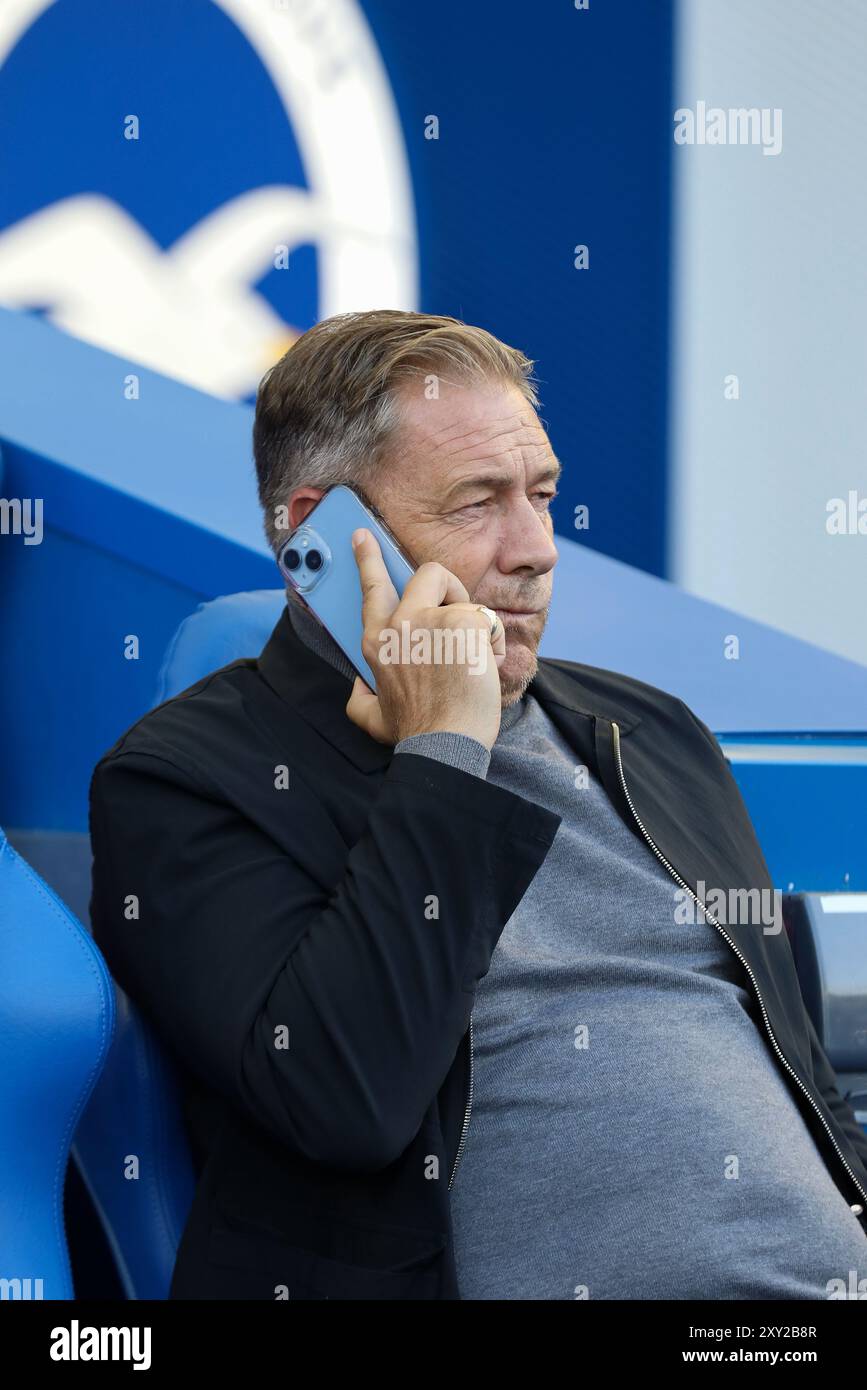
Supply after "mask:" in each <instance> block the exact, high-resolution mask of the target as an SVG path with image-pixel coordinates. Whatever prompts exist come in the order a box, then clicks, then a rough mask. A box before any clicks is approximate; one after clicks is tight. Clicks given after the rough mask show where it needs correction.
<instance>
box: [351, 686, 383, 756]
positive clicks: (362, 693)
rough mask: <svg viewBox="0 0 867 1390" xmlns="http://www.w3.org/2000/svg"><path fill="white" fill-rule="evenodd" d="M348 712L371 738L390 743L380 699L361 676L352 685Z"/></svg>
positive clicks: (353, 720) (354, 721)
mask: <svg viewBox="0 0 867 1390" xmlns="http://www.w3.org/2000/svg"><path fill="white" fill-rule="evenodd" d="M346 714H347V716H348V718H349V719H351V720H352V722H353V724H357V725H358V727H359V729H363V730H364V732H365V733H366V734H369V735H370V737H371V738H373V739H376V741H377V743H390V742H391V739H390V738H389V736H388V729H387V728H386V724H385V720H384V719H383V717H382V708H381V706H380V703H379V699H378V697H377V696H376V695H374V693H373V691H372V690H371V689H370V687H369V686H368V685H367V683H366V682H365V681H363V680H362V679H361V676H356V677H355V684H354V685H353V687H352V694H351V695H350V697H349V703H348V704H347V706H346Z"/></svg>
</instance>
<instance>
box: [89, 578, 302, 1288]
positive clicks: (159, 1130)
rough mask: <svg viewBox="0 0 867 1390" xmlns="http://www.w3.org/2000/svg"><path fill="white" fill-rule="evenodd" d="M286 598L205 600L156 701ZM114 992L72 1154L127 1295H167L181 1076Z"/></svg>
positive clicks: (187, 1180)
mask: <svg viewBox="0 0 867 1390" xmlns="http://www.w3.org/2000/svg"><path fill="white" fill-rule="evenodd" d="M285 602H286V595H285V592H284V591H283V590H282V589H276V590H271V589H260V590H254V591H252V592H250V593H239V594H228V595H227V596H226V597H224V598H218V599H214V600H212V601H210V602H208V603H202V604H200V605H199V607H198V608H197V609H196V610H195V612H193V613H191V614H190V615H189V617H187V618H185V619H184V620H183V622H182V623H181V624H180V626H179V627H178V629H177V631H176V632H175V634H174V636H173V637H172V639H171V641H170V642H169V645H168V647H167V649H166V654H165V657H164V659H163V663H162V666H161V669H160V672H159V677H158V680H157V689H156V691H155V699H154V703H155V704H161V703H162V702H163V701H164V700H168V699H171V698H172V697H173V696H174V695H177V694H178V693H179V692H180V691H182V690H186V689H187V687H188V686H190V685H194V684H195V683H196V681H198V680H200V679H201V678H202V677H203V676H206V675H208V674H209V673H210V672H211V671H215V670H218V669H219V668H220V667H221V666H226V665H228V664H229V663H230V662H232V661H236V660H237V659H238V658H240V657H248V656H257V655H258V654H259V652H261V650H262V648H263V647H264V645H265V643H266V642H267V640H268V638H269V637H270V635H271V632H272V630H273V628H274V625H275V623H276V622H277V620H278V618H279V617H280V613H281V611H282V608H283V605H284V604H285ZM116 992H117V1030H116V1038H115V1043H114V1046H113V1047H112V1050H111V1054H110V1056H109V1058H108V1061H107V1063H106V1066H105V1068H104V1069H103V1073H102V1076H101V1077H100V1080H99V1084H98V1086H97V1087H96V1089H95V1091H94V1094H93V1096H92V1098H91V1101H90V1104H89V1105H88V1107H87V1110H86V1111H85V1114H84V1115H83V1116H82V1120H81V1123H80V1124H79V1127H78V1130H77V1132H76V1135H75V1144H74V1148H73V1156H74V1158H75V1161H76V1164H77V1166H78V1169H79V1171H80V1173H81V1176H82V1179H83V1180H84V1183H85V1185H86V1187H87V1189H88V1192H89V1194H90V1197H91V1200H92V1201H93V1204H94V1207H95V1208H96V1210H97V1213H98V1215H99V1217H100V1220H101V1222H102V1226H103V1229H104V1231H105V1234H106V1237H107V1239H108V1242H109V1244H110V1246H111V1248H112V1250H113V1252H114V1258H115V1263H116V1265H117V1270H118V1274H119V1276H120V1279H121V1282H122V1284H123V1286H124V1289H125V1291H126V1294H127V1297H128V1298H136V1299H165V1298H167V1297H168V1292H169V1287H170V1284H171V1277H172V1272H173V1269H174V1263H175V1258H176V1255H177V1247H178V1243H179V1241H180V1238H181V1234H182V1232H183V1228H184V1225H185V1222H186V1218H187V1215H188V1213H189V1209H190V1204H191V1202H192V1199H193V1194H194V1192H195V1187H196V1178H195V1172H194V1167H193V1161H192V1155H191V1152H190V1147H189V1141H188V1138H187V1132H186V1126H185V1121H184V1115H183V1099H182V1089H181V1085H182V1083H181V1080H180V1078H179V1077H178V1076H177V1072H176V1068H175V1066H174V1063H173V1061H172V1060H171V1058H170V1056H169V1054H168V1052H167V1051H166V1050H165V1048H164V1047H163V1046H162V1044H161V1042H160V1040H159V1038H158V1037H157V1035H156V1033H155V1032H154V1029H153V1028H152V1026H151V1024H150V1023H149V1021H148V1020H147V1019H146V1018H145V1017H144V1016H143V1014H142V1013H141V1011H140V1010H139V1009H138V1008H136V1006H135V1004H134V1003H133V1002H132V1001H131V1000H130V999H129V998H128V997H127V995H126V994H125V993H124V991H123V990H121V989H120V988H119V987H116ZM133 1174H135V1177H134V1179H133V1176H132V1175H133Z"/></svg>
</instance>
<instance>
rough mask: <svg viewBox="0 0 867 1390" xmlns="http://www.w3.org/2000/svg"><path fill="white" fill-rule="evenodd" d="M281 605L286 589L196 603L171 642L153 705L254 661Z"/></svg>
mask: <svg viewBox="0 0 867 1390" xmlns="http://www.w3.org/2000/svg"><path fill="white" fill-rule="evenodd" d="M285 604H286V592H285V590H284V589H252V590H250V591H249V592H248V593H240V594H226V595H225V597H222V598H217V599H211V600H210V601H209V602H206V603H200V604H199V606H198V608H197V609H196V610H195V612H193V613H191V614H190V615H189V617H187V618H185V619H184V621H183V622H182V623H181V625H180V626H179V628H178V630H177V632H176V633H175V635H174V637H173V638H172V640H171V642H170V643H169V646H168V649H167V651H166V654H165V657H164V658H163V664H162V667H161V668H160V673H159V677H158V681H157V691H156V698H155V701H154V703H155V704H158V705H159V704H162V702H163V700H170V699H171V698H172V697H173V696H174V695H177V694H179V693H180V691H182V690H186V689H187V687H188V686H191V685H195V683H196V681H198V680H201V679H202V677H203V676H207V675H208V674H209V673H210V672H211V671H218V670H219V669H220V667H221V666H227V665H228V664H229V662H231V661H238V660H239V659H240V658H241V657H247V656H258V655H259V654H260V652H261V651H262V648H263V647H264V645H265V643H266V642H267V641H268V638H269V637H270V636H271V633H272V632H273V630H274V627H275V625H276V623H277V620H278V618H279V617H280V614H281V613H282V611H283V608H284V606H285Z"/></svg>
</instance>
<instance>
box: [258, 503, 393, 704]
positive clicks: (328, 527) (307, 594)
mask: <svg viewBox="0 0 867 1390" xmlns="http://www.w3.org/2000/svg"><path fill="white" fill-rule="evenodd" d="M359 526H365V527H367V529H368V531H371V532H372V533H373V535H374V536H376V539H377V540H378V541H379V548H380V550H381V551H382V558H383V560H384V561H385V568H386V569H387V570H388V574H389V578H390V579H391V582H392V584H393V585H394V587H395V590H396V591H397V596H398V598H401V597H402V596H403V591H404V589H405V588H406V586H407V583H408V582H409V580H410V579H411V578H412V576H413V574H414V573H415V567H414V566H413V564H412V563H411V562H410V560H409V559H408V558H407V557H406V555H404V553H403V551H402V550H401V548H400V546H399V545H398V543H397V541H396V540H395V539H394V536H392V535H391V533H390V532H389V531H388V530H387V529H386V527H385V526H384V525H383V524H382V522H381V521H379V520H378V519H377V517H375V516H374V515H373V512H372V511H371V510H370V508H369V507H368V506H366V505H365V503H364V502H363V501H362V500H361V498H360V497H359V496H358V494H357V493H356V492H354V491H353V489H352V488H350V487H345V486H344V485H343V484H342V483H341V484H339V485H338V486H337V487H333V488H331V489H330V491H329V492H326V494H325V496H324V497H323V498H321V499H320V501H319V502H317V504H316V506H315V507H314V508H313V510H312V511H311V512H310V514H309V515H308V516H307V518H306V520H304V521H303V522H302V523H301V525H300V526H299V527H297V528H296V529H295V530H294V531H293V532H292V533H291V535H290V536H289V537H288V538H287V539H286V540H285V541H284V543H283V545H281V547H280V551H279V554H278V556H277V564H278V565H279V566H280V573H281V574H282V575H283V578H284V579H285V580H286V582H287V583H288V584H289V585H291V587H292V588H293V589H294V590H295V592H296V593H298V594H300V595H301V597H302V598H303V599H304V602H305V603H306V604H308V605H309V606H310V608H312V609H313V612H314V613H315V614H316V616H317V618H319V620H320V622H322V623H324V625H325V627H326V628H327V629H328V631H329V632H330V633H331V636H332V637H333V638H334V640H335V642H336V643H337V645H338V647H340V648H341V650H342V651H343V652H344V654H345V655H346V656H347V657H348V658H349V660H350V661H351V662H352V664H353V666H354V667H355V669H356V671H357V672H358V674H359V675H360V676H361V677H362V679H363V680H365V681H366V682H367V684H368V685H369V686H370V689H371V690H373V691H374V692H375V691H376V682H375V680H374V676H373V672H372V671H371V669H370V667H369V666H368V664H367V662H366V661H365V659H364V657H363V655H362V652H361V634H362V622H361V583H360V580H359V575H358V565H357V564H356V562H355V554H354V552H353V549H352V533H353V531H356V530H358V527H359Z"/></svg>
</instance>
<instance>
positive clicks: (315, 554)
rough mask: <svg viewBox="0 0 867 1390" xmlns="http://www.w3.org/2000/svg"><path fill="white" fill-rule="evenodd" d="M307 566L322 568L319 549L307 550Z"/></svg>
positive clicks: (310, 568)
mask: <svg viewBox="0 0 867 1390" xmlns="http://www.w3.org/2000/svg"><path fill="white" fill-rule="evenodd" d="M307 568H308V569H309V570H321V568H322V553H321V551H319V550H308V552H307Z"/></svg>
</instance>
